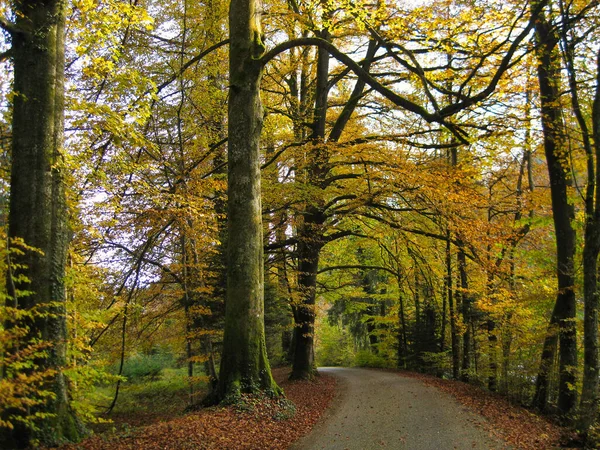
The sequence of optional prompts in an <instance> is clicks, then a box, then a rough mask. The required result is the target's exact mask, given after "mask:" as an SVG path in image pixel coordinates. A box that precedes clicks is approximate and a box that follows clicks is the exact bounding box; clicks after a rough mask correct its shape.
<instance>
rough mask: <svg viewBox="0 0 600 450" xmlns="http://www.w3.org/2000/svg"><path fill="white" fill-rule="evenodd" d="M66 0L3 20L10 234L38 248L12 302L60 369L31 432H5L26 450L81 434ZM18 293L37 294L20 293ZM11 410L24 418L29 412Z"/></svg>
mask: <svg viewBox="0 0 600 450" xmlns="http://www.w3.org/2000/svg"><path fill="white" fill-rule="evenodd" d="M65 8H66V3H65V2H64V1H62V0H49V1H44V2H41V1H35V0H34V1H31V0H22V1H17V2H15V10H14V15H15V17H16V22H15V24H14V25H12V24H4V25H3V28H4V29H6V30H7V31H9V32H10V34H11V37H12V50H11V51H12V57H13V62H14V103H13V120H12V133H13V135H12V166H11V181H10V213H9V232H8V236H9V239H11V240H12V241H13V242H16V241H17V240H22V241H23V242H25V243H26V244H27V245H28V246H31V247H34V248H35V249H37V250H39V251H28V252H26V253H25V254H22V255H20V256H18V257H15V258H14V260H13V264H14V265H15V267H16V268H17V269H16V270H15V273H14V274H9V275H8V276H9V280H8V281H7V284H8V286H11V287H12V289H10V290H9V294H10V300H9V301H11V302H14V303H15V306H17V307H18V308H20V309H23V310H29V311H32V310H34V309H35V310H37V311H38V312H40V314H37V315H36V316H34V317H33V318H31V319H28V320H29V323H28V324H27V325H28V327H29V334H28V336H27V338H28V339H29V340H30V341H31V342H33V341H34V340H36V339H41V340H43V341H46V342H48V343H50V346H49V348H48V349H47V352H46V355H45V356H43V357H42V358H39V360H37V361H36V365H37V366H38V368H37V370H44V369H50V370H52V371H53V372H54V376H53V377H52V378H51V381H50V387H49V390H50V391H51V392H52V396H51V397H50V398H48V399H47V401H46V402H45V403H44V404H43V405H40V406H37V407H36V409H37V412H38V413H39V414H40V420H39V422H38V424H37V429H36V430H35V431H33V430H32V428H31V427H28V426H26V424H24V423H22V422H18V423H17V424H15V427H14V429H12V430H10V429H5V430H2V431H3V432H2V434H1V435H0V443H1V446H2V447H3V448H25V447H28V446H30V445H32V444H33V443H34V442H36V441H38V440H40V441H42V442H44V443H46V444H51V445H52V444H56V443H59V442H62V441H64V440H69V441H75V440H77V439H78V438H79V437H81V435H82V429H81V427H80V425H79V423H78V420H77V417H76V416H75V414H74V412H73V411H72V409H71V406H70V404H69V393H68V387H67V380H66V379H65V376H64V374H63V371H62V369H63V367H64V365H65V363H66V360H65V357H66V339H67V331H66V312H65V290H64V274H65V264H66V257H67V249H68V246H69V230H68V225H67V203H66V196H65V182H64V175H65V174H64V170H65V167H64V161H63V123H64V52H65V47H64V27H65ZM19 291H30V292H31V293H30V294H29V295H26V296H19V295H18V292H19ZM6 413H8V414H15V415H17V416H19V415H24V414H25V411H9V412H6Z"/></svg>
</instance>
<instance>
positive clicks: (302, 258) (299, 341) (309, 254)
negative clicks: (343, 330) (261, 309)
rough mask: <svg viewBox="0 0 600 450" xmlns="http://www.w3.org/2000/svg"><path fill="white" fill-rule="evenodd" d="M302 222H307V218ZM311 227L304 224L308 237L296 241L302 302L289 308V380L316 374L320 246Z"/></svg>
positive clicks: (310, 376)
mask: <svg viewBox="0 0 600 450" xmlns="http://www.w3.org/2000/svg"><path fill="white" fill-rule="evenodd" d="M305 219H309V217H306V218H305ZM309 220H310V219H309ZM311 222H312V221H311ZM312 228H313V227H312V226H310V225H309V224H308V223H306V221H305V223H304V225H303V230H304V231H306V232H307V234H306V235H305V236H299V242H298V271H299V274H298V288H299V290H300V295H301V303H300V304H298V305H293V308H292V309H293V312H294V323H295V327H294V338H293V340H292V342H293V345H294V357H293V364H292V373H291V375H290V378H292V379H295V380H307V379H310V378H312V377H313V376H314V375H315V374H316V368H315V350H314V327H315V294H316V288H317V271H318V268H319V255H320V253H321V245H320V243H318V242H315V241H314V240H313V238H311V237H310V236H311V233H310V230H311V229H312ZM313 236H314V235H313Z"/></svg>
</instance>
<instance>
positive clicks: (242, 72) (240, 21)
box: [217, 0, 280, 400]
mask: <svg viewBox="0 0 600 450" xmlns="http://www.w3.org/2000/svg"><path fill="white" fill-rule="evenodd" d="M261 14H262V11H261V10H260V8H259V5H258V2H256V0H232V1H231V4H230V9H229V33H230V40H231V41H230V46H229V84H230V90H229V106H228V111H229V114H228V192H227V194H228V203H227V214H228V215H227V220H228V250H227V255H228V260H227V261H228V264H227V296H226V301H225V334H224V336H223V353H222V358H221V368H220V372H219V387H218V393H217V396H218V399H219V400H223V399H226V398H229V397H233V398H235V397H236V396H238V395H239V394H240V393H242V392H256V391H271V392H272V393H274V394H279V393H280V389H279V387H278V386H277V384H276V383H275V381H274V380H273V377H272V375H271V369H270V366H269V360H268V358H267V353H266V346H265V335H264V319H263V317H264V262H263V237H262V236H263V230H262V227H263V225H262V209H261V189H260V186H261V183H260V178H261V175H260V133H261V129H262V103H261V99H260V80H261V75H262V69H263V66H262V64H261V62H260V61H259V58H260V57H261V56H262V54H263V53H264V51H265V46H264V44H263V41H262V40H263V36H262V32H261V24H260V15H261Z"/></svg>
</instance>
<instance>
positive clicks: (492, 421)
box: [399, 371, 572, 450]
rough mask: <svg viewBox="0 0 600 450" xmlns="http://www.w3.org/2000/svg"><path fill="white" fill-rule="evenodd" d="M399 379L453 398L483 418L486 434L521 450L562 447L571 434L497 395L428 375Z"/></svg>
mask: <svg viewBox="0 0 600 450" xmlns="http://www.w3.org/2000/svg"><path fill="white" fill-rule="evenodd" d="M399 374H401V375H402V376H407V377H412V378H417V379H419V380H421V381H422V382H423V383H425V384H427V385H429V386H434V387H436V388H438V389H439V390H441V391H444V392H447V393H449V394H450V395H452V396H453V397H454V398H455V399H456V400H458V401H459V402H460V403H461V404H463V405H465V406H467V407H468V408H469V409H471V410H473V411H474V412H476V413H478V414H480V415H481V416H483V417H484V418H485V419H486V420H487V423H485V426H486V428H487V429H488V431H489V432H490V433H491V434H493V435H495V436H497V437H498V438H500V439H502V440H504V441H506V442H507V443H509V444H510V445H512V446H513V447H515V448H517V449H522V450H542V449H544V450H549V449H555V448H560V447H561V440H565V438H567V439H568V438H570V437H571V436H570V434H572V433H571V432H569V431H568V430H567V429H565V428H562V427H560V426H558V425H556V424H554V423H552V422H551V421H550V420H549V419H546V418H544V417H541V416H539V415H537V414H533V413H532V412H530V411H528V410H527V409H525V408H523V407H520V406H516V405H513V404H512V403H510V402H509V401H508V400H507V399H506V398H504V397H502V396H501V395H499V394H494V393H491V392H489V391H484V390H483V389H480V388H478V387H477V386H473V385H470V384H466V383H463V382H460V381H454V380H443V379H441V378H436V377H434V376H431V375H424V374H420V373H414V372H406V371H400V372H399Z"/></svg>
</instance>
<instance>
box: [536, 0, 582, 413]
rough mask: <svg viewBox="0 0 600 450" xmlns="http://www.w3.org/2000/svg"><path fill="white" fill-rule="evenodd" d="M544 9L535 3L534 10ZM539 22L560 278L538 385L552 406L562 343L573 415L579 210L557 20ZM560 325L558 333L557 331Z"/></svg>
mask: <svg viewBox="0 0 600 450" xmlns="http://www.w3.org/2000/svg"><path fill="white" fill-rule="evenodd" d="M542 6H543V3H542V2H538V1H536V2H532V6H531V7H532V11H534V10H535V9H539V8H541V7H542ZM533 14H537V18H536V20H535V37H536V56H537V70H538V81H539V90H540V100H541V112H542V118H541V120H542V127H543V140H544V152H545V154H546V162H547V164H548V174H549V178H550V195H551V198H552V212H553V213H552V217H553V220H554V229H555V233H556V272H557V278H558V286H557V294H556V304H555V307H554V311H553V312H552V319H551V321H550V326H549V328H548V336H547V337H546V341H545V342H544V351H543V354H542V361H541V365H540V372H539V374H538V378H537V382H536V396H535V405H536V406H537V407H538V408H540V409H542V410H544V409H546V407H547V400H548V398H547V395H548V394H547V390H548V372H549V370H550V366H551V364H552V358H553V355H554V349H555V348H556V340H557V338H558V344H559V366H560V367H559V375H560V381H559V394H558V409H559V411H560V413H561V414H563V415H569V414H571V413H572V412H573V411H574V408H575V405H576V398H577V391H576V390H575V389H574V388H573V386H575V384H576V368H577V334H576V324H575V309H576V303H575V230H574V228H573V221H574V218H575V217H574V215H575V210H574V207H573V204H572V202H571V201H570V200H569V196H568V192H567V190H568V188H569V186H570V185H571V181H570V179H569V166H568V150H567V144H566V130H565V128H564V125H563V113H562V106H561V87H560V72H559V71H560V55H559V53H558V52H559V49H558V43H559V35H558V33H557V31H556V28H554V25H553V24H552V22H551V20H549V18H548V17H547V16H546V15H545V14H544V13H543V12H541V11H537V12H536V13H533ZM556 327H558V330H556V329H555V328H556Z"/></svg>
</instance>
